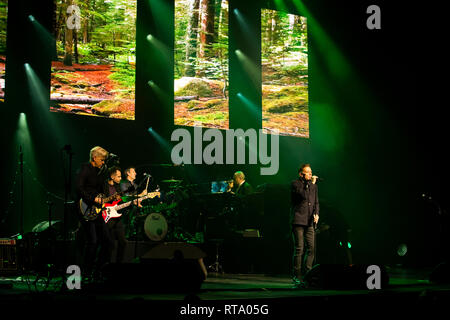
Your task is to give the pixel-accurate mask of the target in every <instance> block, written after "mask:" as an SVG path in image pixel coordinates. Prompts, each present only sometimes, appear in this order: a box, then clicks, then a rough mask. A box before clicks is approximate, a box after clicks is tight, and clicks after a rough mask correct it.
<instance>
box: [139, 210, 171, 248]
mask: <svg viewBox="0 0 450 320" xmlns="http://www.w3.org/2000/svg"><path fill="white" fill-rule="evenodd" d="M167 229H168V225H167V220H166V218H165V217H164V216H163V215H162V214H161V213H157V212H154V213H151V214H149V215H148V216H147V218H145V222H144V231H145V234H146V235H147V237H148V238H149V239H150V240H153V241H161V240H163V239H164V238H165V237H166V235H167Z"/></svg>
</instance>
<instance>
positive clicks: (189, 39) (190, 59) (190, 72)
mask: <svg viewBox="0 0 450 320" xmlns="http://www.w3.org/2000/svg"><path fill="white" fill-rule="evenodd" d="M199 4H200V0H191V5H190V7H189V13H188V14H189V15H190V19H189V24H188V29H187V33H186V59H185V62H186V69H185V70H184V74H185V76H187V77H193V76H195V61H196V59H197V35H198V17H199V14H198V13H199V12H198V10H199Z"/></svg>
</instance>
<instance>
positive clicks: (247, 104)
mask: <svg viewBox="0 0 450 320" xmlns="http://www.w3.org/2000/svg"><path fill="white" fill-rule="evenodd" d="M236 96H237V97H238V98H239V100H240V101H242V102H243V103H244V106H245V107H246V108H247V109H248V110H250V111H251V112H252V113H253V114H254V115H255V116H256V117H260V113H261V111H260V108H259V107H258V105H257V104H256V103H254V102H252V101H251V100H250V99H249V98H247V97H246V96H244V95H243V94H242V93H240V92H238V93H237V94H236Z"/></svg>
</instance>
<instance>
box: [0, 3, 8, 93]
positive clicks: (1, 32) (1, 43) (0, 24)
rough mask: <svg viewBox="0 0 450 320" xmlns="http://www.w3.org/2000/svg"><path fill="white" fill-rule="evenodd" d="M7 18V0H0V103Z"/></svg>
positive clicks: (3, 80) (3, 82)
mask: <svg viewBox="0 0 450 320" xmlns="http://www.w3.org/2000/svg"><path fill="white" fill-rule="evenodd" d="M7 18H8V0H0V102H3V101H5V65H6V24H7Z"/></svg>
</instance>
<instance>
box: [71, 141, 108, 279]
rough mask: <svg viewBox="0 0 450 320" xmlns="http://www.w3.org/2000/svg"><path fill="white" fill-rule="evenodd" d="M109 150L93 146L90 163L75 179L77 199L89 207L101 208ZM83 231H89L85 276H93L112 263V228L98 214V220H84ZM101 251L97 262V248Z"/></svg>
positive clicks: (82, 168)
mask: <svg viewBox="0 0 450 320" xmlns="http://www.w3.org/2000/svg"><path fill="white" fill-rule="evenodd" d="M108 154H109V153H108V151H106V150H105V149H103V148H102V147H99V146H97V147H94V148H92V149H91V150H90V152H89V162H86V163H83V164H82V165H81V168H80V170H79V172H78V175H77V178H76V189H77V193H78V196H79V197H80V198H81V199H83V201H84V202H85V203H86V204H87V205H101V204H102V198H101V197H99V195H100V194H102V193H103V187H104V182H105V179H104V177H103V176H102V175H101V174H100V169H101V168H102V167H103V165H104V163H105V160H106V158H107V157H108ZM82 225H83V229H84V231H85V232H86V251H85V257H84V268H83V270H84V272H85V276H87V277H90V276H92V273H93V272H95V273H96V274H97V273H98V272H99V271H100V269H101V267H102V266H103V265H104V264H106V263H107V262H109V261H110V257H111V253H112V250H113V248H114V240H113V239H112V237H111V235H110V232H109V228H108V227H107V225H106V224H105V221H104V220H103V218H102V216H101V215H100V214H99V215H98V217H97V218H96V219H95V220H91V221H85V220H82ZM98 246H100V248H101V250H100V253H99V256H98V259H97V254H96V253H97V248H98Z"/></svg>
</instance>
